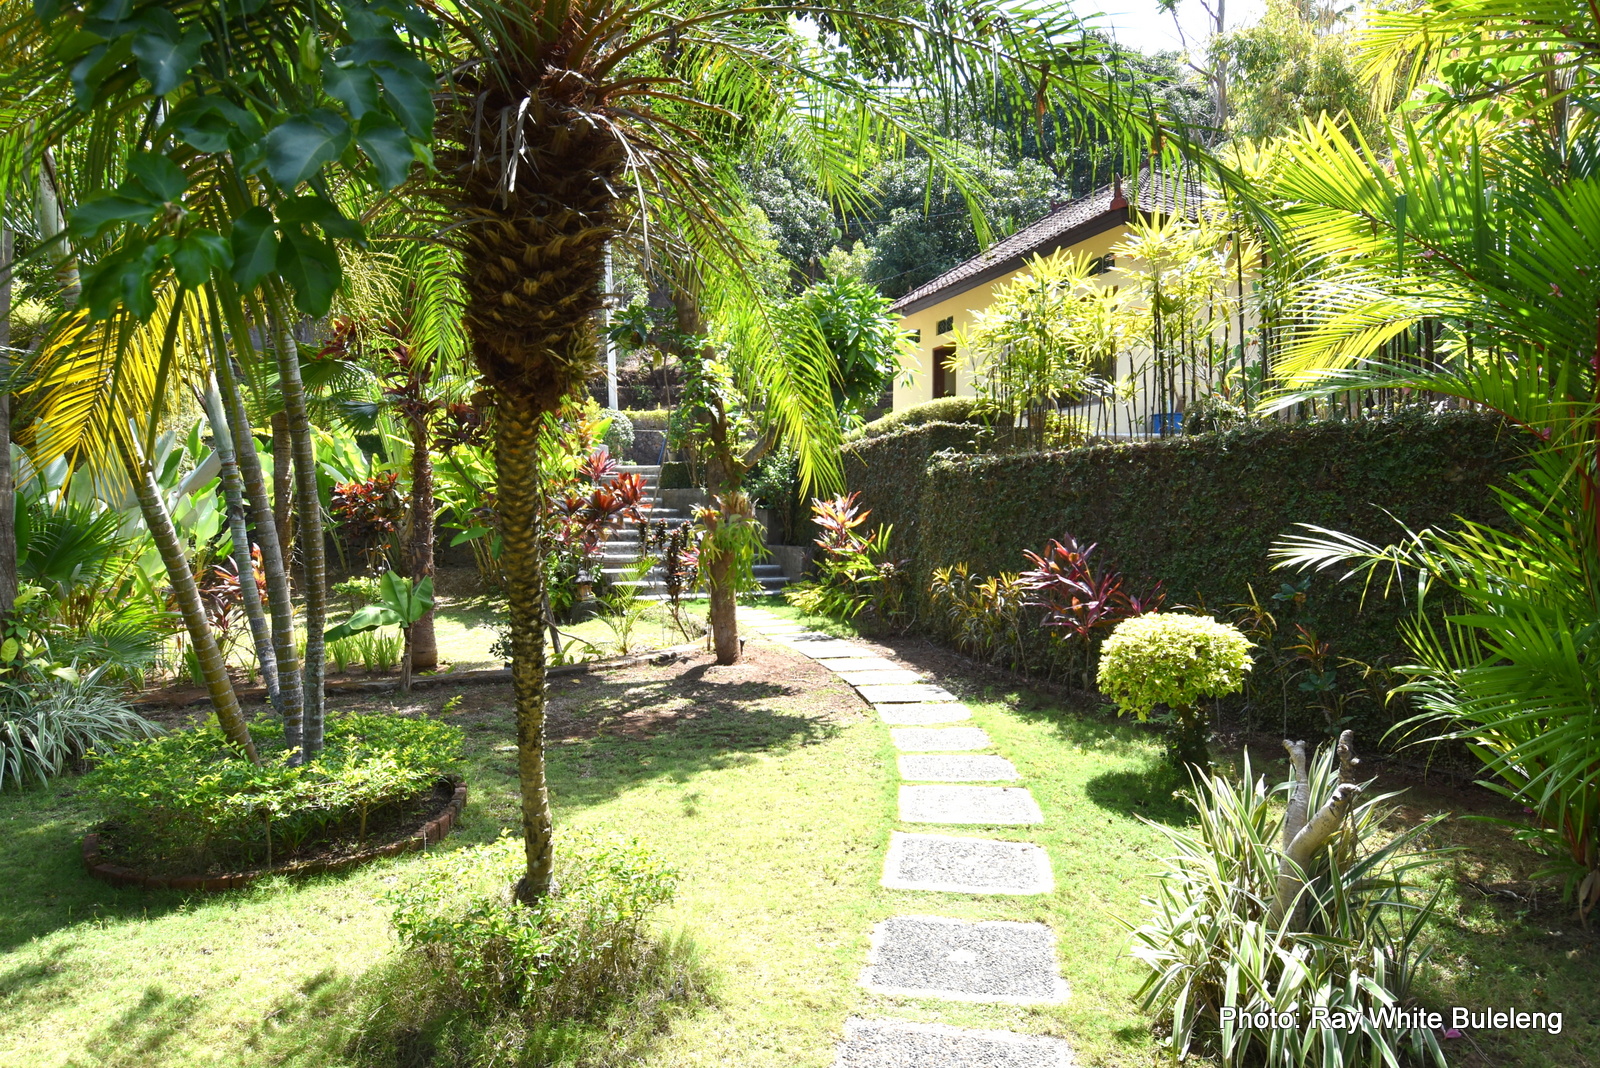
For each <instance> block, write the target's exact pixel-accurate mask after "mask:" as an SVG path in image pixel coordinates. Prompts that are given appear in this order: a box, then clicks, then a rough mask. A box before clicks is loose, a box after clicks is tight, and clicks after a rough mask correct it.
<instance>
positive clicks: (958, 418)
mask: <svg viewBox="0 0 1600 1068" xmlns="http://www.w3.org/2000/svg"><path fill="white" fill-rule="evenodd" d="M977 403H978V402H977V400H976V399H975V398H973V397H940V398H939V399H938V400H931V401H923V402H922V403H921V404H913V405H912V406H911V407H909V408H902V409H901V410H900V411H898V412H890V413H889V414H888V415H886V416H884V417H883V418H881V419H874V420H873V421H872V422H870V423H867V424H866V425H865V426H860V427H857V428H856V429H855V430H852V431H850V432H849V433H848V434H846V435H845V441H846V442H854V441H862V440H865V439H867V438H881V437H883V436H884V435H885V434H892V433H894V432H895V431H897V430H904V429H905V428H907V427H913V426H923V425H925V424H927V423H976V422H980V421H981V420H979V419H976V418H974V417H973V414H972V409H973V407H974V406H975V405H976V404H977ZM1007 421H1008V422H1009V420H1007Z"/></svg>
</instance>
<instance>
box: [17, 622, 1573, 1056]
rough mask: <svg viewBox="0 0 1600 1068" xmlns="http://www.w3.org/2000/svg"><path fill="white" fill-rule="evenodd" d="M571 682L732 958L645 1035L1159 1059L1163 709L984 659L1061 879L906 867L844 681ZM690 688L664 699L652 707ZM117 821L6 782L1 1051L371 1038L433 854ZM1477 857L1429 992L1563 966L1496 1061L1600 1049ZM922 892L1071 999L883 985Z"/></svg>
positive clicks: (1546, 975)
mask: <svg viewBox="0 0 1600 1068" xmlns="http://www.w3.org/2000/svg"><path fill="white" fill-rule="evenodd" d="M777 611H779V612H780V613H782V614H792V613H789V612H787V611H786V610H784V609H782V608H781V607H780V608H779V609H777ZM948 681H950V682H951V683H952V684H953V685H957V686H959V685H960V684H959V682H958V680H948ZM552 689H553V691H554V693H555V695H556V701H557V705H556V707H557V710H558V714H557V715H556V716H555V717H554V718H553V720H552V723H551V751H550V774H551V783H552V795H553V798H554V802H555V805H556V810H557V818H558V822H559V824H560V825H562V826H566V827H574V828H593V829H601V830H612V831H620V832H625V833H628V834H632V835H637V836H638V837H640V838H642V839H643V840H644V841H646V842H648V843H649V844H650V845H652V846H653V847H654V848H656V849H658V850H660V851H661V852H662V853H664V854H665V855H666V856H667V857H668V858H670V859H671V861H672V862H673V863H674V864H676V865H677V866H678V867H679V868H680V869H681V870H682V872H683V882H682V886H681V889H680V891H679V895H678V898H677V900H676V902H675V903H674V904H673V905H672V906H671V908H670V909H669V910H668V911H667V912H666V913H665V914H664V915H663V916H662V917H661V923H662V928H663V930H664V931H667V932H681V933H683V934H685V935H687V936H688V937H689V938H690V939H692V940H693V942H694V943H695V945H696V946H697V947H698V954H699V959H700V961H701V963H702V964H703V966H704V967H705V969H706V970H707V971H708V973H709V974H710V975H711V976H712V989H713V1001H712V1004H710V1005H709V1006H708V1007H706V1008H703V1009H702V1010H701V1011H699V1012H698V1013H696V1014H694V1015H692V1016H689V1017H687V1018H685V1019H682V1020H679V1021H678V1022H677V1023H676V1024H675V1025H674V1026H673V1028H672V1029H671V1030H670V1031H669V1032H668V1033H666V1034H665V1035H662V1036H660V1037H659V1038H657V1039H656V1040H655V1045H654V1048H653V1050H652V1051H651V1053H650V1054H649V1056H648V1057H647V1058H646V1059H645V1060H644V1061H643V1062H642V1063H647V1064H649V1065H651V1066H661V1068H677V1066H691V1065H695V1066H713V1065H715V1066H719V1068H720V1066H725V1065H739V1066H741V1068H742V1066H771V1068H780V1066H781V1068H806V1066H810V1068H826V1066H828V1065H831V1063H832V1059H833V1055H834V1054H833V1049H834V1043H835V1042H836V1041H837V1040H838V1037H839V1034H840V1031H841V1028H842V1025H843V1022H844V1020H845V1018H846V1017H847V1016H850V1015H864V1016H876V1017H894V1018H900V1019H909V1020H939V1021H943V1022H948V1023H952V1024H957V1025H961V1026H975V1027H993V1028H1007V1029H1013V1030H1018V1031H1027V1032H1032V1033H1037V1034H1052V1035H1060V1036H1064V1037H1066V1038H1068V1039H1069V1040H1070V1041H1071V1042H1072V1043H1073V1045H1074V1046H1075V1047H1076V1049H1077V1050H1078V1052H1079V1058H1080V1061H1081V1062H1082V1063H1085V1064H1094V1065H1097V1066H1130V1065H1147V1064H1150V1063H1152V1062H1153V1061H1155V1060H1156V1059H1157V1057H1156V1051H1155V1050H1154V1048H1153V1042H1152V1039H1151V1037H1150V1034H1149V1029H1148V1025H1147V1021H1146V1020H1145V1018H1144V1017H1143V1016H1142V1015H1141V1014H1140V1013H1139V1011H1138V1009H1137V1006H1136V1005H1135V1004H1134V1002H1133V1001H1132V993H1133V991H1134V989H1135V988H1136V986H1137V983H1138V971H1137V969H1136V967H1135V964H1134V962H1133V961H1131V960H1130V959H1129V958H1128V957H1127V956H1126V954H1125V947H1126V938H1125V937H1124V935H1123V934H1122V932H1121V928H1120V927H1119V926H1118V924H1117V923H1116V917H1118V916H1124V917H1129V918H1134V919H1137V918H1138V917H1139V915H1140V908H1139V904H1138V898H1139V896H1140V894H1141V893H1142V892H1144V891H1145V889H1146V888H1147V887H1148V885H1149V884H1148V875H1149V873H1151V872H1153V871H1155V870H1156V869H1157V868H1158V867H1159V855H1160V851H1161V849H1160V846H1159V836H1158V835H1157V834H1156V833H1155V831H1154V830H1153V829H1152V828H1150V827H1149V826H1147V825H1145V824H1144V823H1142V822H1141V821H1140V817H1141V816H1142V817H1146V818H1150V819H1157V820H1165V821H1181V820H1182V819H1183V818H1184V809H1183V808H1182V806H1181V805H1180V804H1178V803H1177V802H1175V801H1174V800H1173V798H1172V796H1171V795H1172V790H1173V782H1172V780H1171V778H1170V777H1168V776H1167V775H1166V774H1165V773H1164V772H1163V771H1162V770H1161V769H1160V764H1159V752H1158V750H1157V748H1156V746H1155V745H1154V744H1153V741H1152V739H1151V737H1150V736H1149V735H1148V734H1146V733H1144V732H1142V731H1140V730H1139V729H1137V728H1135V727H1133V726H1131V725H1128V724H1122V723H1117V722H1114V721H1106V720H1104V719H1100V718H1096V717H1094V716H1086V715H1084V714H1083V713H1082V711H1081V710H1074V709H1071V708H1068V707H1065V706H1064V705H1063V704H1062V702H1061V701H1059V700H1057V699H1055V698H1052V697H1049V696H1047V695H1044V694H1041V693H1039V692H1036V691H1032V690H1028V689H1026V688H1023V687H1020V686H1001V687H995V688H990V689H987V690H984V689H977V688H974V689H972V690H971V692H970V693H969V698H970V703H971V704H972V707H973V709H974V718H973V723H974V724H975V725H977V726H981V727H983V728H984V729H986V730H987V731H988V732H989V733H990V736H991V737H992V738H993V740H994V743H995V751H996V752H999V753H1001V754H1003V755H1005V756H1006V757H1008V758H1010V759H1011V760H1012V761H1013V762H1014V763H1015V764H1016V765H1017V767H1018V769H1019V770H1020V771H1021V773H1022V775H1023V779H1024V783H1025V785H1027V786H1028V787H1029V788H1030V789H1031V790H1032V791H1033V793H1034V795H1035V797H1036V798H1037V799H1038V800H1039V803H1040V805H1041V807H1042V808H1043V810H1044V814H1045V820H1046V822H1045V824H1044V825H1043V826H1041V827H1037V828H1026V827H1025V828H1004V829H998V830H996V831H994V832H993V834H994V835H995V836H998V837H1008V838H1015V839H1019V840H1029V841H1035V842H1038V843H1040V844H1042V845H1044V846H1045V847H1046V848H1047V849H1048V850H1049V852H1050V854H1051V858H1052V861H1053V864H1054V868H1055V874H1056V880H1057V888H1056V890H1055V892H1054V893H1053V894H1050V895H1044V896H1040V897H1030V898H1007V897H1002V896H992V897H988V896H986V897H970V898H969V897H962V896H957V895H943V894H940V895H932V894H919V893H913V892H905V891H890V890H885V889H883V888H882V887H880V886H879V885H878V880H879V878H880V877H881V874H882V865H883V856H884V851H885V849H886V847H887V844H888V837H889V833H890V831H891V830H892V829H894V828H895V826H896V824H895V808H896V801H895V794H896V790H895V786H896V775H895V772H894V753H893V750H892V747H891V746H890V744H889V739H888V732H887V730H886V729H885V728H884V727H883V726H882V725H881V724H879V723H878V722H877V720H876V719H875V718H873V717H871V716H870V714H869V713H868V712H867V711H866V710H864V709H860V708H859V705H854V698H853V697H850V696H849V695H848V693H847V691H845V689H844V688H843V686H842V684H840V683H838V682H836V681H833V680H824V681H821V682H820V683H819V684H817V685H811V684H807V685H804V686H802V685H798V684H796V683H794V682H792V681H783V680H782V679H781V678H774V679H764V678H761V677H756V676H755V675H753V674H750V673H742V674H741V673H740V672H739V671H738V670H737V669H735V670H734V671H732V672H731V673H723V672H722V669H715V668H706V667H704V666H691V667H687V668H685V666H683V665H676V666H672V667H666V668H655V667H649V666H641V667H638V668H633V669H629V670H627V671H625V672H618V673H615V674H606V675H603V676H601V677H599V678H598V679H589V680H583V679H572V678H567V679H560V680H555V681H554V682H553V683H552ZM460 695H461V698H462V699H461V701H460V702H459V703H458V704H457V706H456V708H455V711H454V712H453V713H452V715H451V718H452V719H453V720H454V721H456V722H460V723H461V724H462V725H463V726H464V727H465V729H466V732H467V738H468V771H467V778H468V781H469V784H470V787H471V790H472V795H471V801H470V803H469V805H468V809H467V815H468V818H467V819H466V821H465V823H464V825H463V826H462V828H461V830H460V831H458V833H457V834H456V835H453V836H452V837H451V838H450V839H449V840H447V842H446V843H445V846H444V848H452V849H453V848H459V847H461V846H462V845H465V844H468V843H471V842H481V841H487V840H491V839H493V838H494V837H496V836H497V835H499V834H500V833H502V831H505V830H510V829H513V828H515V827H516V825H517V823H516V821H517V808H516V800H517V798H516V779H515V765H514V753H513V752H512V751H511V748H510V745H511V742H512V740H513V730H512V720H511V716H510V709H509V706H508V700H509V696H508V694H507V692H506V690H505V689H504V688H503V687H493V688H491V687H468V688H463V689H462V691H461V692H460ZM455 696H457V694H456V693H455V692H454V691H452V690H450V689H448V688H440V689H437V690H432V691H426V692H420V693H418V694H415V695H413V696H412V699H411V700H409V701H405V702H402V701H399V700H398V699H387V698H386V699H383V700H382V701H375V702H369V703H368V704H367V707H380V708H383V707H392V708H394V709H396V710H397V711H407V712H420V713H429V714H438V710H439V709H440V707H441V706H442V705H443V703H444V702H446V701H448V700H450V699H451V698H452V697H455ZM852 705H854V707H855V710H851V706H852ZM830 706H834V707H836V708H837V709H839V711H837V712H836V713H835V714H831V715H830V714H827V709H828V707H830ZM563 709H564V710H565V711H562V710H563ZM668 714H670V716H668V718H658V719H657V721H656V722H655V723H654V725H653V726H651V727H650V728H649V729H642V726H641V722H642V721H641V720H640V716H642V715H650V716H656V717H663V716H667V715H668ZM91 821H92V814H91V813H89V812H88V811H87V810H86V809H85V808H84V806H83V805H82V804H81V803H80V802H79V800H78V799H77V798H76V797H75V796H74V794H73V782H72V780H70V779H67V780H62V781H59V782H58V783H56V784H55V785H53V786H52V787H50V788H48V789H45V790H32V791H29V792H27V793H22V794H19V793H15V792H12V793H7V794H5V795H3V796H0V830H3V831H4V832H5V833H4V834H3V835H0V871H4V872H6V873H7V874H6V878H5V879H4V880H0V1065H8V1066H9V1065H11V1064H18V1065H28V1066H29V1068H34V1066H39V1068H50V1066H56V1065H85V1066H87V1065H117V1066H124V1065H125V1066H141V1068H142V1066H151V1068H154V1066H157V1065H160V1066H163V1068H165V1066H175V1068H176V1066H188V1065H210V1064H216V1063H227V1064H230V1065H232V1064H237V1065H241V1066H248V1068H253V1066H257V1065H260V1066H267V1065H290V1066H307V1068H310V1066H313V1065H315V1066H337V1065H344V1064H347V1063H349V1062H348V1060H347V1059H346V1058H345V1057H344V1054H343V1050H344V1049H345V1046H346V1044H347V1040H348V1036H349V1034H350V1029H351V1028H353V1027H355V1026H356V1025H357V1024H356V1022H357V1021H358V1020H359V1018H360V1016H361V1013H362V1012H363V1011H367V1010H368V1009H370V1003H371V1002H370V999H371V998H373V997H375V996H381V995H382V993H383V987H382V985H381V984H382V982H384V981H389V980H388V979H387V977H388V976H389V975H390V974H391V973H390V971H389V969H388V968H387V967H386V963H387V962H390V961H392V960H393V956H392V954H393V943H392V939H391V937H390V936H389V934H388V933H387V928H386V915H387V913H386V909H385V907H384V905H383V904H382V902H381V900H380V897H381V895H382V893H383V892H384V891H385V889H387V888H388V887H389V886H391V885H393V883H394V881H395V880H396V879H399V878H404V876H405V873H406V870H407V869H408V867H409V866H410V865H412V864H414V863H415V862H416V861H415V860H414V859H407V858H402V859H398V860H394V861H388V862H383V863H379V864H376V865H373V866H371V867H368V868H364V869H361V870H359V871H356V872H352V873H348V874H346V875H342V876H327V877H321V878H316V879H311V880H308V881H304V882H298V883H288V882H283V881H279V882H276V883H273V884H270V885H264V886H261V887H258V888H256V889H254V890H251V891H248V892H241V893H233V894H227V895H221V896H191V897H185V896H183V895H180V894H175V893H146V892H142V891H130V890H114V889H111V888H109V887H107V886H104V885H103V884H100V883H97V882H94V881H92V880H90V879H88V878H87V877H86V876H85V875H84V874H83V873H82V871H81V868H80V867H79V864H78V861H77V854H76V842H77V839H78V837H79V836H80V835H81V834H82V833H83V831H84V830H85V829H86V827H87V826H88V825H89V823H90V822H91ZM1463 827H1466V828H1470V832H1469V831H1459V833H1460V834H1463V835H1468V834H1469V835H1470V836H1469V838H1468V839H1467V840H1469V841H1470V842H1471V843H1472V844H1473V852H1472V853H1471V855H1470V856H1464V857H1463V858H1462V859H1463V862H1466V861H1471V864H1470V870H1468V869H1467V868H1464V869H1462V874H1463V875H1472V876H1473V877H1475V878H1480V879H1482V880H1485V881H1490V882H1492V881H1496V880H1500V879H1505V878H1522V877H1524V876H1525V874H1526V868H1525V864H1526V862H1527V859H1528V858H1527V857H1526V856H1525V855H1524V854H1522V853H1518V852H1516V850H1517V849H1519V848H1520V847H1516V846H1515V845H1514V844H1511V843H1509V839H1508V837H1507V836H1506V835H1505V834H1503V833H1502V832H1500V831H1499V830H1498V829H1493V828H1485V827H1481V826H1478V825H1468V824H1462V823H1460V822H1459V821H1458V822H1456V823H1452V824H1449V825H1447V826H1446V831H1447V832H1448V833H1458V832H1457V831H1454V830H1452V828H1456V829H1459V828H1463ZM956 833H973V834H979V833H984V832H982V831H981V830H979V829H972V828H963V829H959V830H957V832H956ZM1449 885H1450V888H1449V890H1448V893H1447V896H1446V898H1445V900H1444V902H1443V903H1442V905H1441V910H1442V911H1441V915H1440V919H1439V921H1438V923H1437V924H1436V927H1437V928H1438V932H1437V933H1438V934H1439V935H1440V937H1441V940H1442V942H1443V945H1444V948H1443V953H1442V957H1443V963H1444V964H1445V971H1444V973H1443V974H1442V976H1441V978H1440V980H1439V982H1438V985H1437V986H1436V987H1435V988H1434V990H1433V991H1431V992H1430V997H1429V999H1428V1000H1429V1001H1431V1002H1433V1003H1436V1004H1452V1003H1455V1001H1454V999H1458V998H1459V999H1462V1000H1461V1002H1460V1003H1462V1004H1474V1005H1484V1004H1494V1005H1506V1004H1523V1005H1525V1004H1529V1003H1530V999H1531V998H1532V997H1533V996H1534V995H1533V991H1534V990H1542V991H1543V994H1542V996H1543V997H1544V998H1545V999H1546V1000H1545V1001H1544V1002H1541V1003H1540V1005H1539V1007H1545V1008H1549V1007H1555V1008H1564V1009H1565V1010H1566V1011H1567V1012H1568V1024H1567V1027H1568V1031H1567V1034H1565V1035H1563V1036H1562V1037H1561V1038H1560V1039H1550V1038H1548V1037H1543V1036H1541V1037H1539V1038H1533V1037H1529V1036H1524V1037H1523V1038H1521V1039H1512V1040H1507V1041H1505V1042H1503V1043H1502V1044H1501V1045H1499V1046H1496V1045H1493V1044H1489V1045H1486V1047H1485V1048H1486V1050H1488V1051H1490V1052H1492V1053H1496V1054H1499V1055H1497V1056H1495V1057H1493V1058H1491V1060H1490V1062H1489V1063H1507V1064H1510V1063H1516V1064H1528V1065H1539V1064H1550V1065H1561V1066H1571V1068H1576V1066H1580V1065H1587V1064H1592V1063H1594V1061H1593V1059H1592V1058H1593V1054H1592V1052H1591V1051H1592V1050H1593V1048H1595V1046H1594V1038H1595V1037H1596V1036H1595V1025H1594V1021H1595V1020H1596V1019H1600V995H1597V994H1596V992H1595V990H1594V984H1593V982H1592V969H1593V964H1594V952H1595V949H1594V946H1595V943H1594V941H1593V940H1592V939H1576V938H1574V937H1572V933H1573V932H1572V929H1571V927H1570V924H1566V923H1565V922H1563V926H1564V927H1566V928H1567V929H1566V930H1565V931H1564V932H1563V936H1562V937H1559V938H1557V937H1555V936H1553V935H1550V934H1549V933H1548V931H1549V930H1554V929H1556V928H1553V927H1549V926H1548V923H1549V919H1548V912H1547V911H1540V912H1538V913H1536V914H1531V915H1529V916H1526V917H1519V916H1518V915H1516V914H1515V912H1513V911H1508V910H1507V909H1505V908H1502V907H1500V906H1498V905H1496V904H1494V903H1493V902H1490V901H1487V900H1485V899H1482V898H1474V897H1472V895H1471V894H1470V893H1469V892H1468V891H1467V890H1465V889H1461V888H1460V887H1458V886H1457V884H1456V883H1455V882H1454V881H1453V880H1452V881H1451V882H1450V884H1449ZM908 913H917V914H937V915H943V916H951V917H961V918H972V919H1015V920H1023V921H1042V922H1046V923H1049V924H1050V925H1051V926H1052V927H1053V928H1054V929H1055V930H1056V932H1057V934H1058V937H1059V954H1060V960H1061V964H1062V974H1063V975H1064V976H1065V977H1066V978H1067V979H1068V981H1069V982H1070V983H1071V985H1072V996H1071V998H1070V1000H1069V1001H1068V1002H1067V1003H1066V1004H1064V1005H1061V1006H1052V1007H1041V1008H1017V1007H1010V1006H985V1005H966V1004H956V1003H938V1002H932V1001H901V1000H898V999H890V998H884V997H880V996H877V995H871V994H868V993H867V992H866V991H864V990H863V989H862V988H861V987H860V986H859V984H858V979H859V976H860V971H861V967H862V965H863V963H864V961H865V958H866V952H867V943H868V937H869V934H870V931H871V929H872V926H873V924H874V923H876V922H878V921H879V920H882V919H884V918H886V917H888V916H892V915H897V914H908ZM1480 1041H1486V1040H1480Z"/></svg>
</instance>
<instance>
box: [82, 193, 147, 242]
mask: <svg viewBox="0 0 1600 1068" xmlns="http://www.w3.org/2000/svg"><path fill="white" fill-rule="evenodd" d="M159 214H161V205H160V204H159V203H151V202H150V201H148V200H135V199H133V198H131V197H128V196H125V195H124V194H122V193H99V194H96V195H94V196H91V197H89V198H88V199H87V200H85V201H84V202H83V203H82V204H79V205H78V206H77V207H75V208H71V209H69V211H68V216H69V218H68V224H67V230H68V232H69V233H71V234H72V236H73V237H75V238H78V239H79V240H89V241H92V240H94V239H95V238H98V237H99V236H100V235H102V234H103V233H105V232H106V231H107V230H109V229H111V228H112V227H114V226H116V225H117V224H118V223H138V224H140V225H143V224H146V223H150V222H153V221H155V218H156V216H157V215H159Z"/></svg>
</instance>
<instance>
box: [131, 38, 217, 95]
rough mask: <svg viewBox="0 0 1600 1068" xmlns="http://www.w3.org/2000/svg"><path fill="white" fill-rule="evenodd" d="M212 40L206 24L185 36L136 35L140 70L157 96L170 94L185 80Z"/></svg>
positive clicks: (135, 45)
mask: <svg viewBox="0 0 1600 1068" xmlns="http://www.w3.org/2000/svg"><path fill="white" fill-rule="evenodd" d="M210 40H211V33H210V32H209V31H208V30H207V29H206V28H205V27H204V26H195V27H194V28H192V29H190V30H189V31H188V32H186V33H184V34H182V35H181V36H168V35H167V34H164V33H158V32H144V33H138V34H135V35H134V39H133V54H134V55H135V56H137V57H138V58H139V73H140V74H142V75H144V77H145V80H146V81H148V82H149V83H150V89H151V91H152V92H154V93H155V95H156V96H166V95H167V94H168V93H170V92H172V90H174V89H176V88H177V87H178V86H179V85H181V84H182V83H183V79H184V78H185V77H186V76H187V75H188V73H189V68H191V67H193V66H194V65H195V63H197V62H198V61H199V59H200V49H202V48H204V47H205V45H206V42H208V41H210Z"/></svg>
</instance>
